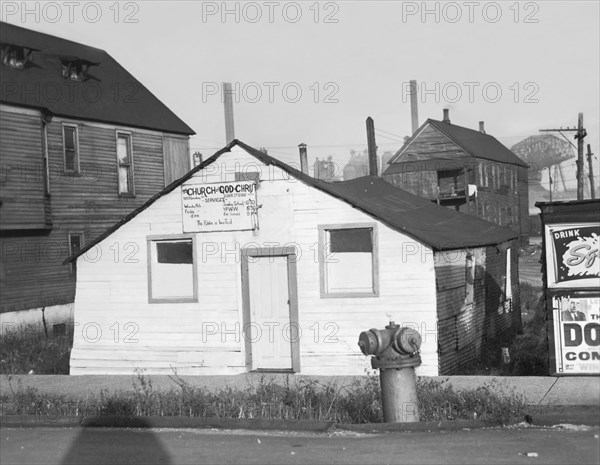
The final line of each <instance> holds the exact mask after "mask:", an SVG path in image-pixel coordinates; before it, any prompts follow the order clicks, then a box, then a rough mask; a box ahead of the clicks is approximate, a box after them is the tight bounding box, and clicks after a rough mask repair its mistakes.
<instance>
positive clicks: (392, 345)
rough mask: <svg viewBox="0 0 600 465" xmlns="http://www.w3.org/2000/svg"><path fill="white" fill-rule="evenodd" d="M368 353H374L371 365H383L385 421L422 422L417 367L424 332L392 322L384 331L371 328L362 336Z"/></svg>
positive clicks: (382, 391) (382, 395)
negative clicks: (420, 419) (416, 374)
mask: <svg viewBox="0 0 600 465" xmlns="http://www.w3.org/2000/svg"><path fill="white" fill-rule="evenodd" d="M358 346H359V347H360V350H361V351H362V353H363V354H365V355H373V356H374V357H372V358H371V366H372V367H373V368H379V380H380V383H381V402H382V404H383V405H382V406H383V421H385V422H386V423H409V422H415V421H419V406H418V399H417V381H416V377H415V367H417V366H419V365H420V364H421V356H420V355H419V353H420V348H421V335H420V334H419V332H418V331H416V330H414V329H412V328H401V327H400V325H397V324H395V323H394V322H393V321H390V324H389V325H387V326H386V327H385V329H383V330H379V329H370V330H369V331H363V332H362V333H360V336H359V337H358Z"/></svg>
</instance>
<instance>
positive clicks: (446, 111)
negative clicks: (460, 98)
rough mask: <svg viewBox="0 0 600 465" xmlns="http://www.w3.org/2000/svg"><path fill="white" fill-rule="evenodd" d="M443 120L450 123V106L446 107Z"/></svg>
mask: <svg viewBox="0 0 600 465" xmlns="http://www.w3.org/2000/svg"><path fill="white" fill-rule="evenodd" d="M442 121H443V122H444V123H448V124H450V110H449V109H448V108H444V119H443V120H442Z"/></svg>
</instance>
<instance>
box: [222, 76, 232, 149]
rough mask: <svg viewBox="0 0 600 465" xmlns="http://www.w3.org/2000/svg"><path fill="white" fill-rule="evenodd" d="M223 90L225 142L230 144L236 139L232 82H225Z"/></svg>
mask: <svg viewBox="0 0 600 465" xmlns="http://www.w3.org/2000/svg"><path fill="white" fill-rule="evenodd" d="M221 90H222V92H223V105H224V106H225V143H226V144H229V143H230V142H231V141H232V140H233V139H235V131H234V128H233V98H232V91H231V82H224V83H223V85H222V88H221Z"/></svg>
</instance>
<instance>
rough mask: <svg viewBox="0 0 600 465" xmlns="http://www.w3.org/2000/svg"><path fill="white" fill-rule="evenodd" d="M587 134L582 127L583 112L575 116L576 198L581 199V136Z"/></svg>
mask: <svg viewBox="0 0 600 465" xmlns="http://www.w3.org/2000/svg"><path fill="white" fill-rule="evenodd" d="M586 135H587V133H586V131H585V129H584V128H583V113H579V117H578V118H577V134H575V139H577V200H583V138H584V137H585V136H586Z"/></svg>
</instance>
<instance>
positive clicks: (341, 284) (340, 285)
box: [319, 224, 379, 297]
mask: <svg viewBox="0 0 600 465" xmlns="http://www.w3.org/2000/svg"><path fill="white" fill-rule="evenodd" d="M376 238H377V225H375V224H352V225H322V226H319V270H320V287H321V297H375V296H378V295H379V272H378V259H377V240H376Z"/></svg>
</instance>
